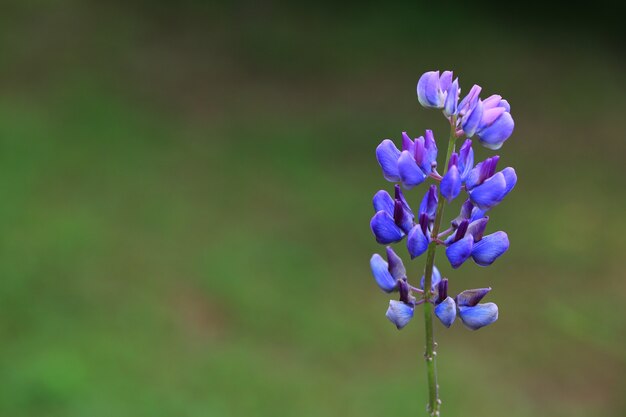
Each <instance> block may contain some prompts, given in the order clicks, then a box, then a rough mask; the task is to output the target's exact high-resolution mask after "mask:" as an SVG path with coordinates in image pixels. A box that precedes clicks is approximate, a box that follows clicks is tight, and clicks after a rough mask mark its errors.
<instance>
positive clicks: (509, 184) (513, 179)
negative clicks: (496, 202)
mask: <svg viewBox="0 0 626 417" xmlns="http://www.w3.org/2000/svg"><path fill="white" fill-rule="evenodd" d="M501 172H502V175H504V180H505V181H506V190H505V192H504V195H507V194H508V193H509V192H510V191H511V190H512V189H513V187H515V184H517V174H516V173H515V170H514V169H513V168H511V167H506V168H504V169H503V170H502V171H501Z"/></svg>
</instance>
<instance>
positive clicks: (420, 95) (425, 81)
mask: <svg viewBox="0 0 626 417" xmlns="http://www.w3.org/2000/svg"><path fill="white" fill-rule="evenodd" d="M417 99H418V100H419V102H420V104H421V105H422V106H424V107H430V108H441V105H442V103H441V97H440V96H439V71H428V72H426V73H424V74H423V75H422V76H421V77H420V79H419V81H418V82H417Z"/></svg>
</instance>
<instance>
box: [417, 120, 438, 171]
mask: <svg viewBox="0 0 626 417" xmlns="http://www.w3.org/2000/svg"><path fill="white" fill-rule="evenodd" d="M420 166H421V167H422V170H423V171H424V173H426V174H430V173H431V172H432V169H433V166H437V142H436V141H435V135H433V131H432V130H430V129H426V132H425V133H424V158H423V160H422V162H421V164H420Z"/></svg>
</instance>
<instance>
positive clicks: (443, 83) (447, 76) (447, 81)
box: [439, 71, 454, 92]
mask: <svg viewBox="0 0 626 417" xmlns="http://www.w3.org/2000/svg"><path fill="white" fill-rule="evenodd" d="M453 76H454V75H453V73H452V71H444V72H442V73H441V77H439V91H440V92H444V91H448V90H449V89H450V86H451V85H452V77H453Z"/></svg>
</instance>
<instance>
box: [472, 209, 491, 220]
mask: <svg viewBox="0 0 626 417" xmlns="http://www.w3.org/2000/svg"><path fill="white" fill-rule="evenodd" d="M487 211H489V209H484V210H483V209H480V208H478V207H474V208H473V209H472V214H471V215H470V219H469V221H470V222H475V221H476V220H478V219H482V218H483V217H485V213H487Z"/></svg>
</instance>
